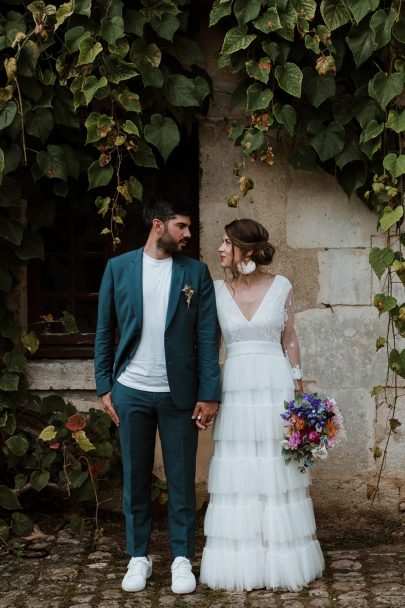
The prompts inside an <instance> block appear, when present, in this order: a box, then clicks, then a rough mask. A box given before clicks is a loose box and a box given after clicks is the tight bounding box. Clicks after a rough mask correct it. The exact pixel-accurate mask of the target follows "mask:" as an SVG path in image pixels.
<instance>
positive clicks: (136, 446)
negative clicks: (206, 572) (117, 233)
mask: <svg viewBox="0 0 405 608" xmlns="http://www.w3.org/2000/svg"><path fill="white" fill-rule="evenodd" d="M144 219H145V222H146V224H147V226H148V227H149V229H150V232H149V236H148V240H147V242H146V244H145V247H144V248H141V249H137V250H135V251H131V252H129V253H126V254H124V255H121V256H118V257H115V258H112V259H110V260H109V262H108V264H107V266H106V269H105V272H104V276H103V280H102V283H101V288H100V295H99V308H98V321H97V330H96V344H95V377H96V385H97V394H98V395H99V396H100V398H101V406H102V408H103V409H104V411H105V412H106V413H107V414H108V415H109V416H110V417H111V419H112V420H113V421H114V423H115V424H116V425H117V426H119V434H120V442H121V452H122V463H123V476H124V488H123V510H124V515H125V521H126V541H127V551H128V553H129V555H131V559H130V561H129V564H128V570H127V573H126V575H125V577H124V579H123V581H122V588H123V589H124V591H140V590H142V589H144V588H145V585H146V580H147V579H148V578H149V577H150V575H151V573H152V561H151V559H150V557H148V548H149V541H150V534H151V504H150V486H151V475H152V469H153V459H154V449H155V439H156V429H157V428H158V429H159V436H160V440H161V445H162V454H163V462H164V467H165V474H166V478H167V486H168V496H169V505H168V506H169V538H170V547H171V552H172V556H173V560H174V561H173V563H172V566H171V571H172V591H173V592H174V593H191V592H192V591H194V589H195V586H196V582H195V577H194V574H193V573H192V570H191V564H190V561H189V559H188V558H189V557H191V556H192V555H193V554H194V536H195V487H194V479H195V463H196V451H197V439H198V429H206V428H207V426H209V425H211V424H212V422H213V420H214V417H215V415H216V413H217V410H218V402H219V399H220V372H219V366H218V345H217V335H216V333H217V316H216V307H215V296H214V289H213V284H212V280H211V277H210V274H209V271H208V268H207V266H206V265H205V264H203V263H201V262H198V261H197V260H194V259H192V258H188V257H186V256H183V255H181V253H180V252H181V251H182V250H183V249H184V247H185V246H186V245H187V242H188V241H189V239H190V238H191V234H190V216H189V213H188V211H187V210H186V209H185V208H184V207H182V206H180V205H178V204H175V203H173V202H169V201H166V200H163V199H157V200H154V201H153V202H152V203H150V204H149V205H148V206H145V208H144ZM116 331H118V335H119V339H118V344H117V346H116Z"/></svg>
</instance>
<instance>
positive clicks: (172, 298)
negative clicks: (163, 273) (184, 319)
mask: <svg viewBox="0 0 405 608" xmlns="http://www.w3.org/2000/svg"><path fill="white" fill-rule="evenodd" d="M183 277H184V269H183V266H182V264H181V263H180V262H179V261H177V260H176V256H173V267H172V280H171V283H170V292H169V303H168V305H167V315H166V326H165V329H167V328H168V327H169V325H170V323H171V321H172V319H173V315H174V313H175V311H176V308H177V304H178V301H179V298H180V296H181V295H182V293H181V290H182V288H183Z"/></svg>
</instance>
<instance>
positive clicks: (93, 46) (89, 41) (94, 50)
mask: <svg viewBox="0 0 405 608" xmlns="http://www.w3.org/2000/svg"><path fill="white" fill-rule="evenodd" d="M79 50H80V53H79V58H78V60H77V65H86V64H88V63H93V62H94V60H95V58H96V57H97V55H99V54H100V53H101V51H102V50H103V46H102V44H101V42H96V41H95V40H94V38H91V37H90V36H88V37H86V38H83V40H81V41H80V42H79Z"/></svg>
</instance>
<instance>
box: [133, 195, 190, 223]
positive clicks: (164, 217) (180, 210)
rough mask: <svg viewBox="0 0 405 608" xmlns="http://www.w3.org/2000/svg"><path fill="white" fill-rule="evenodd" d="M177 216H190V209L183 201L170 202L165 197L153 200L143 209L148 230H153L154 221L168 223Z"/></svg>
mask: <svg viewBox="0 0 405 608" xmlns="http://www.w3.org/2000/svg"><path fill="white" fill-rule="evenodd" d="M176 215H187V216H190V209H189V208H188V206H187V205H186V204H185V203H183V202H181V201H174V200H169V199H165V198H163V197H156V198H153V199H151V200H150V201H149V202H148V203H146V204H145V205H144V207H143V219H144V222H145V224H146V226H147V227H148V228H152V222H153V220H154V219H158V220H160V221H161V222H163V223H166V222H168V221H169V220H171V219H173V218H174V217H175V216H176Z"/></svg>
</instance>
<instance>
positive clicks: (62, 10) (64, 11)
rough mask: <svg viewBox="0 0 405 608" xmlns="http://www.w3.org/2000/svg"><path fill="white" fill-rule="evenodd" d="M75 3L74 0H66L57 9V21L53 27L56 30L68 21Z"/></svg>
mask: <svg viewBox="0 0 405 608" xmlns="http://www.w3.org/2000/svg"><path fill="white" fill-rule="evenodd" d="M74 5H75V3H74V0H71V1H70V2H65V3H64V4H61V5H60V6H59V7H58V9H57V11H56V21H55V25H54V27H53V31H54V32H56V30H57V29H58V27H60V26H61V25H62V24H63V23H64V22H65V21H66V19H68V18H69V17H70V16H71V15H72V14H73V9H74Z"/></svg>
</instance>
